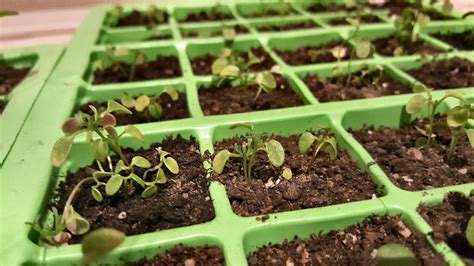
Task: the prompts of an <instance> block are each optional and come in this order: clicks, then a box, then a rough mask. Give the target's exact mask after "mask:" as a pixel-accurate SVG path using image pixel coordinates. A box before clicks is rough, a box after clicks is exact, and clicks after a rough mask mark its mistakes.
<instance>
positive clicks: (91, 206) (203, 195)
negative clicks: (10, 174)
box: [54, 136, 215, 243]
mask: <svg viewBox="0 0 474 266" xmlns="http://www.w3.org/2000/svg"><path fill="white" fill-rule="evenodd" d="M158 147H162V149H163V150H165V151H168V152H170V153H171V156H172V157H173V158H174V159H176V161H177V162H178V164H179V167H180V172H179V174H177V175H173V174H171V173H170V172H168V171H167V170H165V172H166V175H167V177H168V181H167V182H166V184H163V185H159V188H158V192H157V193H156V194H155V195H153V196H152V197H151V198H148V199H144V198H143V197H141V193H142V191H143V188H142V187H140V186H139V185H137V184H136V183H135V182H133V183H130V185H126V184H125V185H123V186H122V187H121V189H120V190H119V192H118V193H117V194H116V195H114V196H110V197H109V196H105V195H106V194H105V189H104V188H103V187H101V188H100V190H101V192H102V194H103V195H104V199H103V201H102V202H100V203H99V202H97V201H96V200H94V199H93V198H92V196H91V191H90V187H91V186H92V185H94V184H95V183H93V182H86V183H85V184H84V185H83V186H82V189H81V191H80V192H79V193H78V195H77V197H76V198H75V199H74V201H73V206H74V210H75V211H76V212H78V213H80V214H81V215H82V216H83V217H84V218H85V219H87V220H88V221H89V222H90V224H91V230H94V229H97V228H101V227H110V228H115V229H117V230H119V231H122V232H124V233H125V234H126V235H128V236H129V235H136V234H142V233H148V232H154V231H157V230H165V229H170V228H176V227H183V226H188V225H192V224H200V223H204V222H207V221H210V220H212V219H213V218H214V216H215V214H214V209H213V207H212V202H211V199H210V196H209V191H208V187H209V180H208V179H206V170H205V169H204V168H203V165H202V159H201V154H200V153H199V145H198V143H196V141H195V140H194V139H191V140H189V141H188V140H185V139H183V138H181V137H179V136H178V137H177V138H175V139H171V138H167V139H165V140H164V141H163V142H162V143H161V144H158V143H157V144H152V145H151V147H150V148H149V149H147V150H143V149H140V150H138V151H133V150H131V149H125V150H124V153H125V156H126V157H127V159H128V160H131V158H132V157H133V156H136V155H140V156H142V157H144V158H146V159H148V160H149V161H150V162H151V163H152V165H156V164H158V162H159V156H158V152H157V151H156V149H155V148H158ZM113 161H114V164H115V162H117V158H116V157H114V158H113ZM104 167H105V168H106V170H108V166H107V165H105V166H104ZM92 168H94V169H98V168H97V166H96V164H94V165H92V166H90V167H85V168H82V169H79V171H77V172H76V173H69V174H68V175H67V177H66V180H65V181H64V182H62V183H60V185H59V188H58V189H57V190H56V192H55V195H56V196H55V203H54V205H55V206H57V208H58V210H59V211H60V212H62V210H63V208H64V204H65V202H66V199H67V197H68V196H69V194H70V192H71V191H72V189H73V188H74V186H75V185H76V184H77V183H78V182H79V181H80V180H82V179H84V178H86V177H88V176H90V175H91V174H92V172H93V171H94V170H93V169H92ZM143 172H144V169H141V168H139V169H137V170H136V173H137V174H138V175H142V174H143ZM148 178H151V176H150V175H148ZM80 239H81V236H75V237H73V238H72V240H71V243H77V242H79V241H80Z"/></svg>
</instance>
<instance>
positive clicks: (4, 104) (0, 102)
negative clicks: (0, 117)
mask: <svg viewBox="0 0 474 266" xmlns="http://www.w3.org/2000/svg"><path fill="white" fill-rule="evenodd" d="M6 107H7V101H4V100H0V114H2V113H3V110H5V108H6Z"/></svg>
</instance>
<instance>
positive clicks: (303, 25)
mask: <svg viewBox="0 0 474 266" xmlns="http://www.w3.org/2000/svg"><path fill="white" fill-rule="evenodd" d="M316 27H318V26H317V25H316V24H315V23H314V22H313V21H311V20H308V21H303V22H295V23H289V24H282V25H265V26H260V27H257V30H258V31H261V32H268V31H289V30H299V29H310V28H316Z"/></svg>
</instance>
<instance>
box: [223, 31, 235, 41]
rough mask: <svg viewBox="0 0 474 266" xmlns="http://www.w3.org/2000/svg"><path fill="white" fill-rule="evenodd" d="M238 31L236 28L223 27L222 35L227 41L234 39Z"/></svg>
mask: <svg viewBox="0 0 474 266" xmlns="http://www.w3.org/2000/svg"><path fill="white" fill-rule="evenodd" d="M236 35H237V34H236V32H235V29H234V28H223V29H222V37H224V40H225V41H233V40H234V39H235V36H236Z"/></svg>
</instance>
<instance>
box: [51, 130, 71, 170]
mask: <svg viewBox="0 0 474 266" xmlns="http://www.w3.org/2000/svg"><path fill="white" fill-rule="evenodd" d="M73 142H74V135H73V136H63V137H61V138H59V139H58V140H57V141H56V142H55V143H54V145H53V149H52V151H51V164H52V165H53V166H55V167H60V166H61V165H63V164H64V162H65V161H66V160H67V158H68V156H69V153H70V152H71V148H72V143H73Z"/></svg>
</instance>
